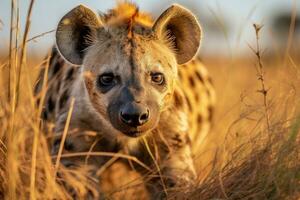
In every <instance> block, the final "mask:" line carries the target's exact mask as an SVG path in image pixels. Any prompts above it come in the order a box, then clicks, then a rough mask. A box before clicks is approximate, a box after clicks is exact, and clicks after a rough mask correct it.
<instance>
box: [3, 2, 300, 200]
mask: <svg viewBox="0 0 300 200" xmlns="http://www.w3.org/2000/svg"><path fill="white" fill-rule="evenodd" d="M11 11H12V12H11V25H10V26H11V29H10V41H9V44H10V45H9V50H8V55H9V57H8V58H7V59H5V60H3V61H2V63H0V66H2V67H1V68H0V76H1V77H2V84H1V86H0V90H1V91H4V92H1V93H0V199H72V198H74V197H77V198H78V199H86V198H87V196H93V197H94V198H98V197H99V195H102V194H99V193H98V188H99V185H102V189H103V190H105V191H108V192H107V194H106V196H105V197H106V198H119V199H124V197H125V198H128V199H132V198H133V196H130V195H129V194H133V193H134V194H136V195H137V189H136V188H137V187H138V188H141V187H140V182H141V179H140V178H137V179H136V180H134V179H130V180H131V182H129V181H128V180H127V179H128V177H127V176H131V172H127V171H125V172H124V174H125V178H124V177H123V179H125V180H127V183H126V181H125V182H123V183H124V184H123V185H121V186H120V184H119V186H115V185H118V184H115V185H114V184H109V183H108V184H107V185H106V186H105V184H103V183H99V182H98V180H95V179H94V178H92V177H91V176H90V171H91V168H90V167H89V166H86V165H83V166H79V167H76V168H71V169H70V168H68V169H67V168H64V167H63V166H62V165H59V160H60V158H61V157H67V156H87V157H89V156H108V157H112V159H111V163H110V164H112V163H113V162H114V161H115V160H116V159H114V158H116V157H121V158H124V159H128V160H130V161H132V162H136V163H138V164H140V165H142V166H143V163H140V162H139V161H138V160H137V159H135V158H133V157H130V156H128V155H124V154H121V153H119V154H113V153H111V154H110V153H103V152H93V153H91V152H79V153H77V154H73V155H66V154H62V153H61V151H60V153H59V155H58V156H57V157H53V156H51V155H50V153H49V148H48V142H49V140H50V139H51V137H52V134H51V133H50V134H49V133H47V134H46V133H43V130H42V128H41V124H42V121H41V120H40V117H39V116H40V114H41V110H42V109H41V108H42V103H43V100H41V102H40V104H39V105H38V106H36V104H35V97H34V95H33V90H32V88H33V85H34V79H35V76H33V75H32V74H36V72H37V71H38V69H39V68H40V67H39V66H40V65H41V63H42V64H43V66H44V67H46V68H47V67H48V66H47V63H48V61H47V59H46V60H44V61H42V62H41V63H39V64H38V65H36V66H35V65H32V64H29V62H27V59H26V58H27V51H26V46H27V43H28V42H30V41H32V39H30V38H28V32H29V30H30V21H31V13H32V12H34V1H33V0H32V1H31V3H30V6H29V8H28V12H27V19H26V26H25V27H26V28H25V30H24V31H23V32H22V31H21V30H20V28H19V24H20V23H19V22H20V19H19V17H20V14H19V4H18V1H17V0H12V1H11ZM292 23H293V21H292ZM260 28H261V27H259V26H257V25H256V26H255V31H254V33H255V34H256V39H257V43H256V47H254V48H252V49H253V51H254V54H255V57H254V58H252V61H255V62H256V65H255V66H256V67H255V68H253V71H254V72H256V73H257V76H255V75H254V76H249V77H246V75H248V74H246V75H245V74H243V73H245V71H244V70H245V69H243V70H240V69H239V70H236V69H230V71H231V72H236V76H235V79H236V80H239V76H243V77H244V78H245V79H246V78H247V81H248V82H249V83H250V84H252V85H253V88H251V89H253V91H256V90H257V91H258V93H256V92H254V93H251V92H250V94H248V93H246V94H242V95H241V94H240V93H239V92H237V91H233V90H234V89H236V88H235V87H234V86H233V85H232V87H231V89H232V91H227V92H228V93H230V92H232V95H234V96H240V101H239V102H238V104H237V105H238V106H239V108H240V109H237V110H238V112H236V113H235V114H234V115H231V117H227V118H226V120H225V118H224V117H223V118H222V117H220V116H219V117H217V120H216V122H215V128H214V130H213V134H211V136H209V138H208V139H207V144H206V147H204V150H199V155H195V160H196V163H198V164H197V169H198V170H197V171H198V172H199V179H198V184H197V185H195V187H194V188H190V189H189V190H187V189H186V188H185V189H184V190H182V189H179V188H178V189H177V190H176V191H175V193H173V194H172V195H170V196H169V198H170V199H173V198H177V199H203V200H206V199H299V198H300V159H299V155H300V154H299V153H300V139H299V136H298V134H299V129H300V115H299V114H298V113H299V105H298V104H299V100H300V96H299V95H298V92H299V85H300V84H299V76H295V74H297V73H298V74H299V66H298V64H297V63H296V61H294V60H293V59H292V56H290V55H289V54H288V53H286V54H287V56H284V58H283V59H284V60H285V59H286V58H289V59H287V61H284V62H283V63H284V66H279V67H276V68H275V67H273V68H271V66H270V65H278V63H272V62H271V64H270V65H267V66H266V65H265V64H264V62H263V54H262V52H261V48H260V46H259V44H260V43H259V33H260ZM45 34H47V33H45ZM43 35H44V34H41V35H40V36H37V37H42V36H43ZM37 37H34V38H33V39H36V38H37ZM287 52H288V51H287ZM245 62H246V61H243V62H242V63H239V65H241V67H245V65H249V64H248V63H247V64H245ZM287 66H292V67H289V68H288V69H287V68H286V67H287ZM219 67H220V66H218V70H219ZM224 67H226V66H224ZM241 67H240V68H241ZM282 68H284V73H282V71H283V70H282ZM276 69H280V70H279V71H280V73H281V75H279V76H286V77H287V79H286V80H288V81H287V82H284V83H285V86H282V87H281V86H280V89H278V88H277V84H278V82H279V81H281V80H282V79H278V80H277V81H275V84H274V81H273V80H276V79H277V78H278V77H277V78H276V76H275V75H274V74H275V73H274V71H275V70H276ZM212 71H213V70H212ZM287 71H289V73H288V72H287ZM290 71H291V72H290ZM265 72H269V74H268V73H265ZM46 75H47V73H46ZM46 75H45V78H46ZM212 75H214V73H212ZM273 75H274V76H273ZM232 77H234V76H232ZM215 78H216V79H217V78H219V80H222V78H220V76H219V77H218V76H215ZM256 79H258V80H256ZM272 81H273V82H272ZM281 82H282V81H281ZM220 85H222V84H220ZM43 87H44V91H45V89H46V88H47V85H44V86H43ZM216 87H217V91H218V89H219V91H221V90H222V88H221V87H220V86H218V85H217V86H216ZM229 88H230V87H229ZM248 92H249V90H248ZM41 95H42V97H43V96H44V95H45V92H42V94H41ZM41 99H43V98H41ZM229 100H230V99H228V100H227V101H229ZM222 105H223V104H222ZM71 108H72V107H71ZM220 110H229V111H228V112H233V111H232V108H231V107H230V106H229V104H228V105H227V106H221V107H220V106H219V107H217V112H219V113H220V112H221V111H220ZM71 113H72V109H70V114H71ZM225 121H226V122H225ZM67 124H68V123H67ZM67 128H68V127H67V126H66V129H65V133H66V132H67ZM214 133H215V134H214ZM216 133H217V134H216ZM64 137H66V134H64ZM216 138H218V139H216ZM222 138H224V139H222ZM63 141H64V140H62V143H61V147H62V145H63V143H64V142H63ZM213 143H216V144H215V145H212V144H213ZM211 149H212V150H211ZM208 150H211V151H208ZM197 160H198V161H199V162H197ZM119 167H120V166H119V165H117V167H115V168H114V165H113V166H112V167H110V168H108V166H107V169H106V166H105V169H101V172H102V171H108V173H106V174H103V176H104V177H109V178H107V179H110V180H111V182H121V180H120V179H122V177H120V176H119V175H114V174H115V173H116V174H117V172H119V171H120V169H121V168H119ZM143 167H145V168H147V166H143ZM109 170H111V171H109ZM124 174H123V176H124ZM103 180H105V178H104V179H103ZM112 186H115V188H111V187H112ZM132 188H133V190H130V189H132ZM141 190H142V189H141ZM129 192H130V193H129ZM124 194H127V196H124ZM183 194H184V195H183ZM102 197H104V196H102ZM135 198H136V199H140V198H146V197H145V194H143V195H142V196H136V197H135Z"/></svg>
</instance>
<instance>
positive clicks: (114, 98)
mask: <svg viewBox="0 0 300 200" xmlns="http://www.w3.org/2000/svg"><path fill="white" fill-rule="evenodd" d="M200 36H201V30H200V26H199V24H198V22H197V20H196V18H195V16H194V15H193V14H192V13H191V12H190V11H188V10H186V9H185V8H183V7H181V6H179V5H172V6H171V7H170V8H168V9H167V10H166V11H165V12H163V13H162V14H161V16H160V17H159V18H158V19H157V20H156V21H155V22H154V23H153V22H152V21H151V19H150V17H149V16H148V15H146V14H144V13H140V12H139V11H138V9H137V7H136V6H134V5H133V4H129V3H123V4H121V5H119V6H118V7H117V8H116V9H113V10H110V11H109V12H108V13H107V14H102V15H101V14H95V13H94V12H93V11H91V10H90V9H89V8H87V7H85V6H82V5H80V6H78V7H76V8H74V9H73V10H71V11H70V12H69V13H67V14H66V15H65V16H64V17H63V18H62V19H61V21H60V22H59V24H58V28H57V32H56V42H57V47H58V50H59V51H60V53H61V55H62V56H63V57H64V58H65V59H66V60H67V61H68V62H70V63H71V64H73V65H80V66H82V74H81V75H82V77H83V80H84V83H85V87H86V89H87V91H88V94H89V100H90V102H91V105H92V106H93V108H94V110H95V111H96V112H97V113H98V114H99V115H100V116H101V119H102V120H105V121H106V123H108V124H110V125H111V126H110V127H111V130H112V131H114V132H115V131H117V132H121V133H123V134H125V135H127V136H130V137H137V136H140V135H142V134H143V133H146V132H148V131H150V130H152V129H153V128H155V127H156V125H157V124H158V121H159V118H160V114H161V113H162V112H163V111H165V110H166V109H167V108H168V106H170V104H171V99H172V95H173V92H174V87H175V81H176V79H177V65H180V64H184V63H186V62H188V61H189V60H191V59H192V58H193V57H194V56H195V54H196V53H197V50H198V48H199V43H200Z"/></svg>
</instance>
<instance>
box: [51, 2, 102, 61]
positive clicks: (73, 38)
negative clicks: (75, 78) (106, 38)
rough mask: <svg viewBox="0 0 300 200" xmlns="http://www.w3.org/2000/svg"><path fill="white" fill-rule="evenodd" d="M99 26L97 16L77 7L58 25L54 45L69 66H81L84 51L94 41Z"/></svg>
mask: <svg viewBox="0 0 300 200" xmlns="http://www.w3.org/2000/svg"><path fill="white" fill-rule="evenodd" d="M100 26H101V22H100V19H99V18H98V15H97V14H95V13H94V12H93V11H92V10H90V9H89V8H87V7H85V6H83V5H79V6H77V7H76V8H74V9H72V10H71V11H70V12H68V13H67V14H66V15H65V16H64V17H63V18H62V19H61V20H60V22H59V23H58V26H57V30H56V45H57V48H58V50H59V52H60V53H61V55H62V56H63V57H64V58H65V59H66V60H67V61H68V62H70V63H71V64H74V65H81V64H82V61H83V57H84V53H85V52H84V51H85V49H86V48H88V47H89V46H90V45H91V44H92V43H93V42H94V40H95V39H96V35H97V29H98V28H99V27H100Z"/></svg>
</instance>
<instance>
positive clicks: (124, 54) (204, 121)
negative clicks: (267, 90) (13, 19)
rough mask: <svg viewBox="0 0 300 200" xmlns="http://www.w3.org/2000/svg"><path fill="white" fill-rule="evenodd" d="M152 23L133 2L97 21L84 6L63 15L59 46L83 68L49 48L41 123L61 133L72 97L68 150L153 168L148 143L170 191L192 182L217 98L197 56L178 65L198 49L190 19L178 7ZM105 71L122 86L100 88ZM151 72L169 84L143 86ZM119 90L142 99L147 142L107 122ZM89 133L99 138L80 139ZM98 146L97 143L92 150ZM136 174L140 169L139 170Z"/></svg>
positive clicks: (156, 188) (157, 192)
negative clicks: (115, 155)
mask: <svg viewBox="0 0 300 200" xmlns="http://www.w3.org/2000/svg"><path fill="white" fill-rule="evenodd" d="M78 13H80V15H78ZM85 15H86V16H85ZM168 16H169V17H168ZM87 19H89V21H91V22H89V21H87ZM150 19H151V18H150V17H149V15H147V14H144V13H141V12H140V11H139V10H138V8H137V7H136V6H135V5H134V4H131V3H123V4H119V5H118V6H117V8H115V9H113V10H110V11H109V12H108V13H107V14H102V15H101V16H99V17H97V16H95V15H94V14H93V13H92V11H90V10H89V9H87V8H85V7H83V6H79V7H78V8H76V9H74V10H73V11H71V12H70V13H68V14H67V15H66V16H65V17H64V18H63V19H62V20H61V22H60V24H59V26H58V31H57V46H58V49H59V51H60V53H61V54H62V56H63V57H64V58H65V59H66V60H68V61H69V62H73V64H75V65H81V66H80V67H75V66H70V65H69V64H67V63H65V62H64V61H63V60H62V58H61V56H60V55H59V54H58V52H57V51H56V50H55V49H54V50H53V52H52V55H51V58H50V66H49V77H48V82H47V83H48V90H47V94H46V100H45V104H44V105H45V107H44V113H45V114H44V115H45V116H46V117H44V120H45V121H50V122H53V123H55V132H57V133H61V132H62V130H63V128H64V126H65V122H66V117H67V113H68V110H69V106H70V99H71V97H74V98H75V106H74V112H73V115H72V119H71V124H70V131H69V135H68V137H67V142H68V144H72V145H71V146H72V148H68V150H66V149H65V150H66V151H89V150H91V149H90V148H91V146H93V147H94V148H93V149H92V151H108V152H118V151H122V152H127V153H129V154H131V155H134V156H136V157H137V158H139V159H140V160H142V161H143V162H144V163H146V164H147V165H148V166H150V167H151V168H153V169H155V166H156V165H155V163H154V162H153V159H152V156H151V154H149V152H148V148H146V147H147V145H145V143H144V142H145V139H146V141H148V142H147V143H149V144H148V145H149V147H150V149H151V152H153V155H154V156H155V159H156V161H157V163H158V165H159V167H160V170H161V173H162V174H161V175H163V176H164V177H166V178H163V179H164V181H163V182H164V184H166V186H167V187H170V188H171V187H174V186H189V185H190V184H191V183H192V182H193V179H194V178H195V169H194V167H193V159H192V151H193V150H195V149H197V147H198V146H199V145H200V144H201V143H202V142H203V140H204V138H205V136H206V134H207V133H208V131H209V128H210V124H211V120H212V111H213V107H214V101H215V99H214V98H215V97H214V96H215V94H214V89H213V86H212V84H211V80H210V78H209V75H208V74H207V71H206V69H205V68H204V66H202V64H201V63H200V62H199V61H198V60H196V59H195V60H193V61H191V62H189V63H187V64H183V65H179V64H181V63H185V62H186V61H188V60H191V59H192V58H193V57H194V54H195V53H196V52H197V49H198V48H199V46H191V44H190V43H189V42H190V40H191V41H194V42H193V45H196V43H197V42H199V41H198V40H200V29H199V25H198V23H197V21H196V20H195V18H194V17H193V15H192V14H191V13H190V12H189V11H187V10H185V9H184V8H182V7H180V6H177V5H175V6H173V7H171V8H170V9H168V10H167V11H166V12H164V13H163V14H162V16H161V17H159V19H158V20H157V21H156V22H155V23H153V22H152V20H150ZM182 19H183V20H189V22H188V23H187V22H185V21H182ZM78 20H79V21H80V22H81V23H78ZM86 23H87V24H86ZM168 23H169V24H170V25H172V26H175V27H173V28H171V29H170V31H169V32H168V31H167V32H166V30H165V29H164V28H162V27H165V25H166V24H168ZM174 23H175V24H174ZM91 24H92V26H91ZM85 25H87V27H84V26H85ZM73 26H76V29H75V28H74V27H73ZM176 26H179V27H176ZM78 28H80V30H83V33H84V34H85V33H87V35H85V37H84V40H82V38H81V39H78V38H76V37H77V35H78V34H77V35H76V34H70V33H72V31H74V30H78ZM86 28H87V29H86ZM178 28H182V29H188V30H183V32H182V34H183V36H181V35H177V34H178V31H181V29H178ZM193 28H194V29H195V30H192V29H193ZM70 31H71V32H70ZM172 31H174V32H173V33H170V32H172ZM189 31H192V32H193V31H194V35H195V37H194V36H191V35H185V34H186V33H189ZM170 34H171V35H170ZM172 34H174V35H172ZM174 36H177V37H176V38H174ZM69 37H71V38H69ZM189 37H190V38H189ZM85 39H86V40H87V41H85ZM74 42H75V43H74ZM76 42H83V43H81V44H82V45H83V46H79V47H78V46H76V45H78V44H77V43H76ZM185 42H186V45H188V47H186V46H185ZM73 43H74V44H73ZM75 47H76V48H82V47H84V49H79V50H78V49H76V48H75ZM107 70H108V71H113V72H114V74H117V75H119V78H120V79H121V80H122V81H121V83H120V84H121V86H122V87H121V86H118V87H114V88H112V89H110V90H108V91H99V89H98V88H97V87H98V86H97V80H98V79H97V78H98V75H99V74H101V73H103V72H106V71H107ZM152 71H162V72H163V73H164V75H165V77H166V79H167V81H166V84H165V85H164V86H163V87H162V86H153V85H151V84H150V83H149V82H148V77H149V76H150V73H151V72H152ZM43 74H44V71H43V70H42V71H41V74H40V76H39V77H40V78H39V80H42V79H43ZM145 77H146V78H145ZM125 83H126V84H125ZM41 85H42V81H39V82H38V84H37V86H36V94H38V93H39V91H40V90H41ZM124 91H125V92H126V94H127V95H129V96H130V98H132V101H135V102H142V103H143V105H144V104H145V105H147V106H148V107H149V108H150V111H151V113H150V116H151V117H150V119H149V122H147V123H146V124H145V125H143V126H141V129H140V130H142V132H143V134H144V135H145V137H137V138H131V137H128V136H126V135H124V134H123V133H122V131H121V130H123V129H124V130H125V128H124V125H122V126H120V127H118V128H116V127H115V125H114V123H116V122H115V121H112V120H116V119H115V118H111V115H114V114H115V110H114V112H112V113H110V107H114V106H116V105H117V104H118V102H119V101H120V99H122V98H123V96H124V95H123V96H122V94H123V93H124ZM126 98H127V97H126ZM114 102H115V103H114ZM114 108H115V107H114ZM117 123H118V122H117ZM89 131H94V132H96V136H97V137H94V136H92V137H90V136H86V137H83V136H84V135H85V133H86V132H89ZM58 138H59V137H58ZM96 138H98V139H99V138H101V139H99V141H98V139H96ZM95 141H97V144H96V145H93V144H94V142H95ZM101 141H102V142H101ZM58 144H59V143H58ZM69 147H70V145H69ZM57 149H58V148H57V147H55V146H54V147H53V148H52V150H53V153H57ZM71 161H72V163H76V164H80V163H82V162H83V160H81V159H72V160H71ZM106 161H107V158H101V157H100V158H99V157H97V158H92V159H90V162H88V163H89V164H91V165H92V164H93V165H95V166H97V167H100V166H101V165H103V164H104V163H105V162H106ZM68 162H69V161H68ZM135 167H137V166H135ZM136 169H137V170H139V171H140V172H141V173H143V172H144V169H141V168H139V167H137V168H136ZM154 171H156V170H154ZM156 173H157V171H156ZM150 181H151V183H152V184H151V185H147V188H148V190H149V191H152V192H150V194H151V195H152V198H157V197H162V196H163V194H164V192H162V186H163V185H162V181H161V179H158V180H157V179H155V178H154V179H151V180H150Z"/></svg>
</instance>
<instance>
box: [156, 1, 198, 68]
mask: <svg viewBox="0 0 300 200" xmlns="http://www.w3.org/2000/svg"><path fill="white" fill-rule="evenodd" d="M153 30H154V32H155V33H156V35H157V36H158V37H159V38H161V39H163V40H167V41H168V42H171V45H172V48H174V49H175V51H176V59H177V63H178V64H184V63H186V62H188V61H190V60H191V59H192V58H193V57H194V56H195V55H196V54H197V51H198V49H199V47H200V40H201V28H200V25H199V23H198V21H197V19H196V17H195V16H194V15H193V14H192V13H191V11H189V10H187V9H185V8H183V7H182V6H180V5H177V4H174V5H172V6H171V7H169V8H168V9H167V10H166V11H164V12H163V13H162V14H161V15H160V17H159V18H158V19H157V20H156V22H155V24H154V26H153Z"/></svg>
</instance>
